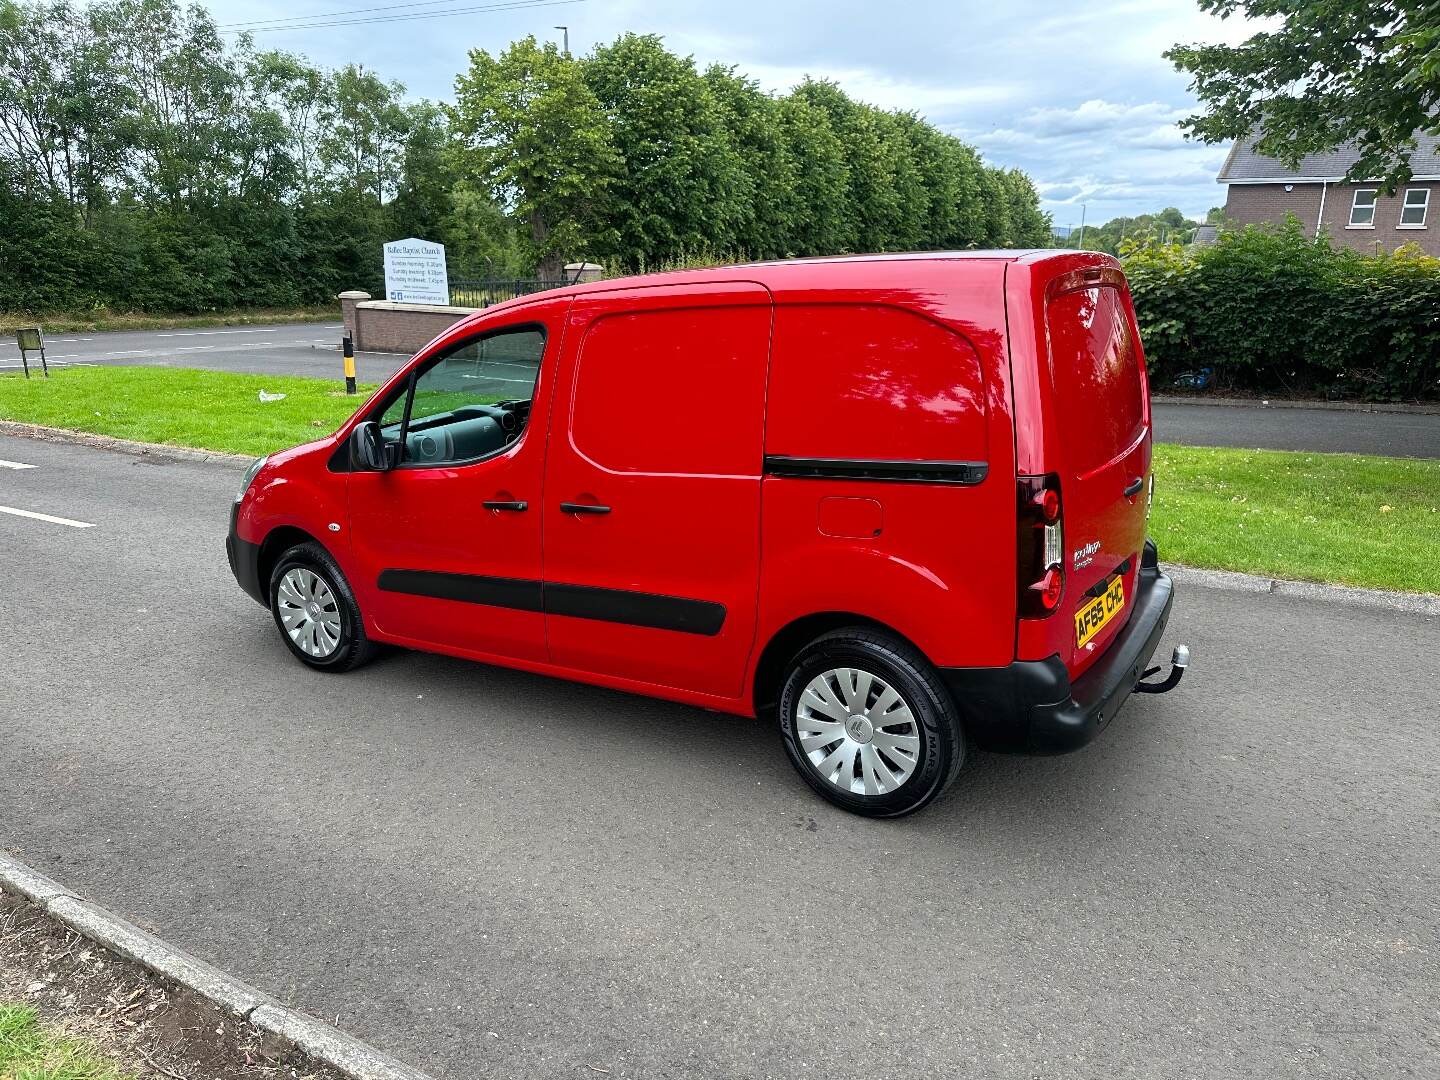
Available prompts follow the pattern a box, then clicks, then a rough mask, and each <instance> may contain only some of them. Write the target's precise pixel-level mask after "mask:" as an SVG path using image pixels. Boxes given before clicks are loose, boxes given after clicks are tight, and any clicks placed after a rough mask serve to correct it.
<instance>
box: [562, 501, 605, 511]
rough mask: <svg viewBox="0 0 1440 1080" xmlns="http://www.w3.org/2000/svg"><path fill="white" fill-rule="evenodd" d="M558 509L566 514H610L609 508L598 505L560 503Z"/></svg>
mask: <svg viewBox="0 0 1440 1080" xmlns="http://www.w3.org/2000/svg"><path fill="white" fill-rule="evenodd" d="M560 509H561V510H562V511H563V512H564V513H567V514H608V513H609V512H610V507H608V506H601V505H600V504H599V503H572V502H562V503H561V504H560Z"/></svg>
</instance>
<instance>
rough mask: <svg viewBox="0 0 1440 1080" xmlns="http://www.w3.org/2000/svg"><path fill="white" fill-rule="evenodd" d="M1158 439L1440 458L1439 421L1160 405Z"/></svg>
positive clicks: (1344, 412)
mask: <svg viewBox="0 0 1440 1080" xmlns="http://www.w3.org/2000/svg"><path fill="white" fill-rule="evenodd" d="M1152 408H1153V415H1154V418H1155V439H1156V441H1158V442H1169V443H1180V444H1182V445H1185V446H1235V447H1243V448H1245V449H1247V450H1254V449H1257V448H1263V449H1266V450H1308V451H1311V452H1318V453H1330V454H1388V455H1391V456H1394V457H1417V458H1440V416H1436V415H1431V414H1426V413H1389V412H1385V413H1381V412H1360V411H1358V410H1351V409H1291V408H1278V409H1275V408H1266V407H1264V406H1263V405H1253V406H1251V405H1185V404H1176V403H1170V402H1156V403H1155V404H1154V406H1153V407H1152Z"/></svg>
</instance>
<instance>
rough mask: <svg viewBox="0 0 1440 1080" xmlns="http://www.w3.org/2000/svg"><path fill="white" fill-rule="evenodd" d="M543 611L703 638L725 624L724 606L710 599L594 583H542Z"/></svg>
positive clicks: (709, 635)
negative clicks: (692, 598) (543, 584)
mask: <svg viewBox="0 0 1440 1080" xmlns="http://www.w3.org/2000/svg"><path fill="white" fill-rule="evenodd" d="M545 612H546V614H548V615H570V616H572V617H574V618H577V619H600V620H603V621H605V622H616V623H626V624H627V625H629V626H649V627H652V628H654V629H656V630H678V631H679V632H680V633H682V634H702V635H704V636H705V637H714V636H715V635H716V634H718V633H719V632H720V628H721V627H722V626H724V625H725V605H724V604H717V603H715V602H714V601H712V600H686V599H685V598H683V597H680V596H659V595H657V594H655V593H642V592H630V591H629V590H626V589H602V588H600V587H599V586H596V585H559V584H556V583H554V582H550V581H547V582H546V583H545Z"/></svg>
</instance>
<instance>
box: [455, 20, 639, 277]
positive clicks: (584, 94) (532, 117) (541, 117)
mask: <svg viewBox="0 0 1440 1080" xmlns="http://www.w3.org/2000/svg"><path fill="white" fill-rule="evenodd" d="M448 113H449V116H450V123H451V126H452V128H453V130H454V133H455V137H456V143H455V149H454V153H455V155H456V158H455V160H456V165H457V168H458V170H459V171H460V172H461V173H462V174H463V175H465V176H468V177H473V178H474V179H475V180H476V181H477V182H478V183H480V184H481V185H482V186H483V187H484V189H485V190H486V191H487V192H488V193H489V194H490V196H491V198H493V199H494V201H495V202H497V203H499V204H500V205H501V206H504V207H505V208H506V209H507V210H509V211H510V212H512V213H514V214H516V215H518V216H520V217H521V218H522V219H524V220H525V222H526V223H527V225H528V227H529V232H530V250H531V252H532V253H533V257H534V258H535V259H537V260H538V261H539V263H540V264H541V265H542V266H543V267H544V268H545V269H546V271H547V272H552V273H553V272H554V271H556V270H558V269H559V264H562V263H563V262H565V260H566V258H574V257H576V255H577V253H579V252H581V251H583V250H584V249H585V248H586V247H587V246H588V245H589V244H590V243H591V242H595V241H598V240H602V239H604V238H605V233H606V232H607V229H606V222H605V218H604V214H603V208H604V206H605V203H606V200H607V199H608V196H609V193H610V187H611V185H612V184H613V183H614V180H615V176H616V173H617V172H618V171H619V168H620V157H619V155H618V154H617V153H616V150H615V144H614V140H613V137H612V134H611V128H610V124H609V122H608V119H607V117H606V116H605V113H604V111H603V110H602V109H601V107H600V102H599V101H598V100H597V99H596V97H595V94H594V92H593V91H592V90H591V89H590V87H589V86H588V85H587V84H586V82H585V77H584V71H583V68H582V67H581V65H580V63H579V62H578V61H576V60H573V59H571V58H570V57H568V56H563V55H561V53H560V51H559V50H558V49H557V48H556V47H555V45H554V44H553V43H546V44H545V45H543V46H541V45H539V44H537V43H536V41H535V39H534V38H533V37H527V38H524V39H523V40H521V41H517V42H514V43H513V44H512V45H511V46H510V47H509V48H508V49H506V50H505V51H504V52H503V53H500V54H499V55H498V56H491V55H490V54H489V53H488V52H486V51H485V50H484V49H473V50H471V52H470V70H469V71H467V72H465V73H464V74H462V75H460V76H459V77H457V78H456V80H455V104H454V105H453V106H450V107H449V109H448Z"/></svg>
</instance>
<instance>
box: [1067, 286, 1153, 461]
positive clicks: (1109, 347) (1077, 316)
mask: <svg viewBox="0 0 1440 1080" xmlns="http://www.w3.org/2000/svg"><path fill="white" fill-rule="evenodd" d="M1046 319H1047V322H1048V325H1049V329H1050V358H1051V363H1052V365H1053V371H1054V379H1055V390H1056V396H1057V403H1058V405H1059V409H1058V412H1059V424H1060V438H1061V441H1062V442H1063V443H1064V444H1065V456H1066V460H1067V461H1068V462H1069V464H1070V468H1071V469H1072V470H1073V471H1074V472H1075V473H1076V474H1077V475H1082V476H1083V475H1084V474H1085V473H1088V472H1089V471H1091V470H1092V469H1095V468H1097V467H1098V466H1101V465H1104V464H1105V463H1106V462H1108V461H1110V460H1111V459H1112V458H1114V457H1115V455H1116V454H1118V453H1120V452H1121V451H1122V450H1124V449H1125V448H1126V447H1128V446H1130V445H1131V444H1132V443H1133V442H1134V441H1135V440H1136V439H1137V438H1139V436H1140V429H1141V426H1142V425H1143V424H1144V421H1145V405H1144V384H1143V380H1142V377H1141V374H1140V355H1139V351H1138V350H1137V349H1136V348H1135V338H1134V334H1133V333H1132V332H1131V329H1130V320H1129V318H1128V316H1127V314H1126V310H1125V300H1124V297H1123V296H1122V295H1121V293H1120V291H1119V290H1118V289H1116V288H1114V287H1113V286H1109V285H1097V286H1093V287H1090V288H1084V289H1074V290H1071V291H1068V292H1064V293H1061V294H1060V295H1059V296H1056V297H1054V298H1052V299H1051V300H1050V301H1049V303H1048V305H1047V308H1046Z"/></svg>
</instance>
